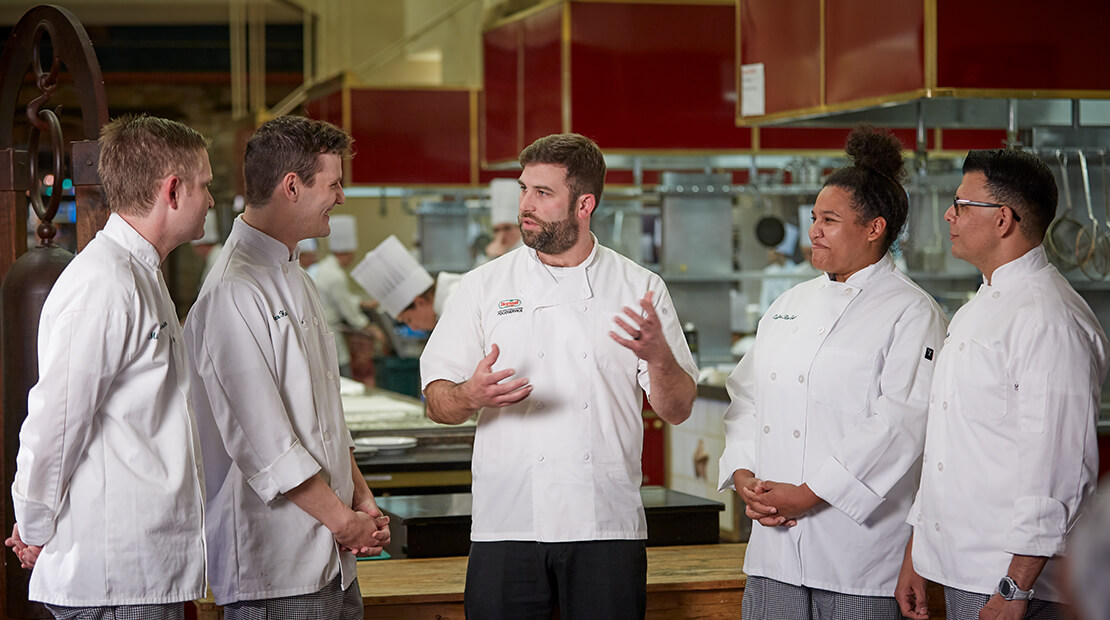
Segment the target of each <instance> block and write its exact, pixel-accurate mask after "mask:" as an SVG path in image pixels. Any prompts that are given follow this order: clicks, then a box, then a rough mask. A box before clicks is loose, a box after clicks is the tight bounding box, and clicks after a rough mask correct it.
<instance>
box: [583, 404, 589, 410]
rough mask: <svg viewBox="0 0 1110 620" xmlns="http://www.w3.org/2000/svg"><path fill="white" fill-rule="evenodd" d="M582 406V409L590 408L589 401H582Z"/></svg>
mask: <svg viewBox="0 0 1110 620" xmlns="http://www.w3.org/2000/svg"><path fill="white" fill-rule="evenodd" d="M582 408H583V409H589V408H590V403H582Z"/></svg>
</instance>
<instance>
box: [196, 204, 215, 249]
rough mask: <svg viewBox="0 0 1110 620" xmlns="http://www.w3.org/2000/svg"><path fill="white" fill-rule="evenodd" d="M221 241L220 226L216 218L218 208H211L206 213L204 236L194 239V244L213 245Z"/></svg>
mask: <svg viewBox="0 0 1110 620" xmlns="http://www.w3.org/2000/svg"><path fill="white" fill-rule="evenodd" d="M219 242H220V227H219V222H218V221H217V219H216V210H215V209H209V210H208V212H207V213H205V214H204V236H203V237H201V238H200V239H194V240H193V241H192V243H193V245H211V244H214V243H219Z"/></svg>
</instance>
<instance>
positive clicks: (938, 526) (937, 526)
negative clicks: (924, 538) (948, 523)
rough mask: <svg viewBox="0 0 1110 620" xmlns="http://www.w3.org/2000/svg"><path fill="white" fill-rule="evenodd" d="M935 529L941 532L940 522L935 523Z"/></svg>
mask: <svg viewBox="0 0 1110 620" xmlns="http://www.w3.org/2000/svg"><path fill="white" fill-rule="evenodd" d="M933 529H934V530H936V531H938V532H939V531H940V523H934V524H933Z"/></svg>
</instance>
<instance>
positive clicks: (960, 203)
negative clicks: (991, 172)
mask: <svg viewBox="0 0 1110 620" xmlns="http://www.w3.org/2000/svg"><path fill="white" fill-rule="evenodd" d="M1005 206H1006V205H999V204H995V203H993V202H978V201H975V200H964V199H963V198H956V197H955V196H953V197H952V207H953V208H955V209H956V215H959V214H960V207H990V208H992V209H1001V208H1002V207H1005ZM1010 213H1012V214H1013V215H1014V221H1015V222H1020V221H1021V216H1019V215H1018V214H1017V211H1014V208H1013V207H1010Z"/></svg>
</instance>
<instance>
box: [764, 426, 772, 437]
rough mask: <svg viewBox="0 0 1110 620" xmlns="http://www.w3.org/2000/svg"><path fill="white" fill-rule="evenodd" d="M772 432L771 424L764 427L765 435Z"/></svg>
mask: <svg viewBox="0 0 1110 620" xmlns="http://www.w3.org/2000/svg"><path fill="white" fill-rule="evenodd" d="M770 432H771V427H770V426H764V427H763V434H764V435H766V434H767V433H770Z"/></svg>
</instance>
